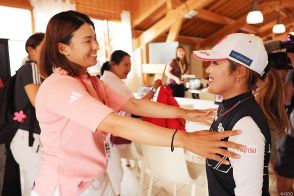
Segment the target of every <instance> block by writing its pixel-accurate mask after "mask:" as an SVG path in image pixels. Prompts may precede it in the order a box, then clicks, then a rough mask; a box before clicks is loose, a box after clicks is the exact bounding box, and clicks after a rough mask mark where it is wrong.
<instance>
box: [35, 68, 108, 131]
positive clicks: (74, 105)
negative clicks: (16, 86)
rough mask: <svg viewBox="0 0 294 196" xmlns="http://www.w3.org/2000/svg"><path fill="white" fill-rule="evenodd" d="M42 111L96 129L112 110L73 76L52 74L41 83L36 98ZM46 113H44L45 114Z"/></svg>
mask: <svg viewBox="0 0 294 196" xmlns="http://www.w3.org/2000/svg"><path fill="white" fill-rule="evenodd" d="M38 107H39V108H41V109H40V111H42V112H43V113H45V112H50V113H53V114H55V115H59V116H60V117H61V118H62V117H63V118H68V119H70V120H72V121H74V122H76V123H78V124H80V125H82V126H85V127H87V128H89V129H90V130H92V131H93V132H94V131H96V129H97V127H98V126H99V124H100V123H101V122H102V120H103V119H104V118H105V117H106V116H107V115H109V114H110V113H112V112H113V110H112V109H111V108H109V107H107V106H106V105H104V104H103V103H101V102H100V101H98V100H97V99H95V98H93V97H92V96H91V95H90V94H88V92H87V91H86V89H85V88H84V87H83V86H82V84H81V83H80V82H79V81H78V80H77V79H75V78H73V77H70V76H66V75H60V74H57V73H54V74H52V75H51V76H50V77H49V78H47V79H46V80H45V82H43V83H42V85H41V87H40V89H39V91H38V94H37V99H36V108H37V116H38V117H41V116H42V115H43V114H42V113H38ZM45 115H46V114H45Z"/></svg>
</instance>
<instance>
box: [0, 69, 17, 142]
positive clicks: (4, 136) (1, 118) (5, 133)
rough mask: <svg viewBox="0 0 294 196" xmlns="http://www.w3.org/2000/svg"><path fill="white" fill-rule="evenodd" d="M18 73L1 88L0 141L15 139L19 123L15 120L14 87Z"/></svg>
mask: <svg viewBox="0 0 294 196" xmlns="http://www.w3.org/2000/svg"><path fill="white" fill-rule="evenodd" d="M15 81H16V74H15V75H14V76H12V77H11V78H10V79H9V80H8V81H7V82H6V84H5V85H4V86H3V87H2V88H1V89H0V106H1V107H0V143H1V144H4V143H10V142H11V140H12V139H13V137H14V135H15V133H16V131H17V129H18V127H19V123H18V122H17V121H14V120H13V116H14V112H15V106H14V87H15Z"/></svg>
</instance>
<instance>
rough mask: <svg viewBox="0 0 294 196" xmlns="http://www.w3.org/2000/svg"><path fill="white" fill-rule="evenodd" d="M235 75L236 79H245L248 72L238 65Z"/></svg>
mask: <svg viewBox="0 0 294 196" xmlns="http://www.w3.org/2000/svg"><path fill="white" fill-rule="evenodd" d="M235 73H236V77H237V78H239V79H242V78H246V77H247V75H248V74H249V70H248V69H247V68H246V67H245V66H244V65H239V66H238V67H237V70H236V72H235Z"/></svg>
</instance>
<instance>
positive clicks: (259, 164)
mask: <svg viewBox="0 0 294 196" xmlns="http://www.w3.org/2000/svg"><path fill="white" fill-rule="evenodd" d="M233 130H241V131H242V133H241V134H240V135H237V136H233V137H230V138H229V141H232V142H236V143H239V144H243V145H245V146H246V147H247V149H246V150H245V151H237V150H234V149H230V150H231V151H233V152H236V153H237V154H240V155H241V158H240V159H230V162H231V164H232V167H233V176H234V180H235V184H236V188H235V195H236V196H247V195H262V185H263V169H264V149H265V138H264V136H263V134H262V133H261V131H260V129H259V127H258V126H257V124H256V123H255V122H254V121H253V119H252V118H251V117H249V116H247V117H243V118H242V119H240V120H239V121H238V122H237V123H236V124H235V126H234V127H233Z"/></svg>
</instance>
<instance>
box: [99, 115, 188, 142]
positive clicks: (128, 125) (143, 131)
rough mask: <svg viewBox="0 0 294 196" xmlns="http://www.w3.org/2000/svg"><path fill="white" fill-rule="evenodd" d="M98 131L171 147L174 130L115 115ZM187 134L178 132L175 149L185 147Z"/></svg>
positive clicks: (100, 126)
mask: <svg viewBox="0 0 294 196" xmlns="http://www.w3.org/2000/svg"><path fill="white" fill-rule="evenodd" d="M97 130H99V131H101V130H102V131H107V132H109V133H111V134H113V135H115V136H120V137H123V138H126V139H129V140H132V141H136V142H139V143H143V144H151V145H158V146H170V145H171V139H172V135H173V133H174V131H175V130H174V129H168V128H163V127H159V126H157V125H153V124H151V123H147V122H144V121H141V120H138V119H133V118H129V117H122V116H118V115H116V114H114V113H112V114H110V115H108V116H107V117H106V118H105V119H104V120H103V121H102V122H101V124H100V125H99V126H98V128H97ZM185 137H186V133H185V132H183V131H178V132H177V134H176V135H175V137H174V142H173V144H174V146H175V147H184V140H185Z"/></svg>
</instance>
